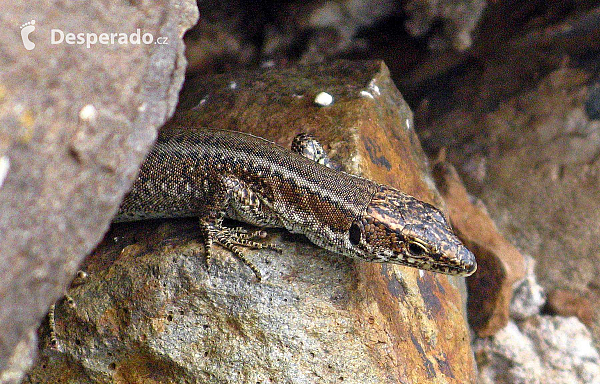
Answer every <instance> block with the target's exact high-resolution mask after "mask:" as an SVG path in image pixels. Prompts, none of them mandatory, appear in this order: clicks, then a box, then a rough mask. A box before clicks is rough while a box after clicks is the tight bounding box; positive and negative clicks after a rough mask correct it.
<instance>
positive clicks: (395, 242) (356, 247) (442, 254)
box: [348, 186, 477, 276]
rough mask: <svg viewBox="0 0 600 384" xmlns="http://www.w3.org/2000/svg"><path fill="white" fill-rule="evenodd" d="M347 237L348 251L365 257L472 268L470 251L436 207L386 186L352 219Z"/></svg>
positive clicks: (438, 268)
mask: <svg viewBox="0 0 600 384" xmlns="http://www.w3.org/2000/svg"><path fill="white" fill-rule="evenodd" d="M348 241H349V242H350V244H351V245H352V247H353V249H352V250H353V253H355V254H356V255H357V256H358V257H359V258H362V259H367V260H369V261H375V262H385V263H395V264H402V265H406V266H410V267H415V268H420V269H424V270H429V271H434V272H440V273H445V274H449V275H462V276H468V275H470V274H472V273H473V272H475V270H476V269H477V263H476V261H475V256H474V255H473V254H472V253H471V252H470V251H469V250H468V249H467V248H466V247H465V246H464V245H463V244H462V243H461V242H460V240H459V239H458V238H457V237H456V235H455V234H454V232H452V229H451V228H450V226H449V225H448V222H447V221H446V219H445V218H444V216H443V215H442V213H441V212H440V211H439V210H438V209H437V208H435V207H434V206H432V205H431V204H428V203H424V202H422V201H420V200H417V199H415V198H414V197H412V196H410V195H407V194H405V193H402V192H400V191H398V190H396V189H393V188H390V187H386V186H381V187H380V189H379V191H378V192H376V193H375V195H374V196H373V199H372V200H371V202H370V203H369V205H368V206H367V209H366V211H365V212H364V214H363V215H362V217H359V218H357V219H356V220H355V221H354V222H353V223H352V224H351V226H350V228H349V230H348Z"/></svg>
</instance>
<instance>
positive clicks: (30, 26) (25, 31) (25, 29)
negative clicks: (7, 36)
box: [21, 20, 35, 51]
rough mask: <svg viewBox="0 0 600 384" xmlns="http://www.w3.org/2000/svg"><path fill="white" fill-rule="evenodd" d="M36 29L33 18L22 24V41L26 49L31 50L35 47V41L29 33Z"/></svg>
mask: <svg viewBox="0 0 600 384" xmlns="http://www.w3.org/2000/svg"><path fill="white" fill-rule="evenodd" d="M33 31H35V20H31V21H28V22H26V23H25V24H22V25H21V41H22V42H23V46H24V47H25V49H26V50H28V51H31V50H32V49H33V48H35V43H34V42H33V41H31V40H29V34H30V33H31V32H33Z"/></svg>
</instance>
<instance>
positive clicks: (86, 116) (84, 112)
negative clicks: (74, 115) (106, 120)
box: [79, 104, 98, 121]
mask: <svg viewBox="0 0 600 384" xmlns="http://www.w3.org/2000/svg"><path fill="white" fill-rule="evenodd" d="M97 115H98V111H97V110H96V107H94V106H93V105H92V104H88V105H86V106H84V107H83V108H81V109H80V110H79V118H80V119H81V120H83V121H94V120H95V119H96V116H97Z"/></svg>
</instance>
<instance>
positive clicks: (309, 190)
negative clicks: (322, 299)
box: [113, 129, 477, 281]
mask: <svg viewBox="0 0 600 384" xmlns="http://www.w3.org/2000/svg"><path fill="white" fill-rule="evenodd" d="M175 217H198V219H199V221H200V226H201V228H202V235H203V237H204V243H205V248H206V259H207V262H209V261H210V258H211V248H212V246H213V244H214V243H217V244H219V245H221V246H223V247H225V248H226V249H228V250H229V251H231V252H232V253H233V254H234V255H235V256H237V257H238V258H239V259H240V260H241V261H242V262H243V263H244V264H246V265H247V266H248V267H249V268H250V269H251V270H252V271H253V272H254V273H255V275H256V277H257V279H258V280H259V281H260V280H261V273H260V271H259V269H258V268H257V267H256V266H255V265H254V264H253V263H251V262H250V261H249V260H248V259H247V258H246V257H245V255H244V253H243V252H242V250H241V247H244V246H245V247H249V248H256V249H261V248H269V249H273V250H278V248H277V247H276V246H274V245H272V244H268V243H267V244H265V243H260V242H256V241H254V239H256V238H261V237H265V232H264V231H262V230H258V231H253V232H248V231H247V230H245V229H243V228H241V227H240V228H229V227H226V226H224V225H223V219H224V218H225V217H228V218H230V219H234V220H238V221H242V222H245V223H248V224H251V225H254V226H258V227H281V228H285V229H287V230H288V231H290V232H293V233H300V234H303V235H305V236H306V237H307V238H308V239H309V240H310V241H311V242H313V243H314V244H316V245H317V246H319V247H322V248H324V249H327V250H329V251H332V252H335V253H338V254H341V255H345V256H348V257H352V258H355V259H360V260H366V261H371V262H379V263H393V264H400V265H405V266H410V267H416V268H420V269H423V270H428V271H434V272H439V273H443V274H449V275H459V276H468V275H470V274H472V273H473V272H474V271H475V270H476V268H477V263H476V260H475V256H474V255H473V254H472V253H471V252H470V251H469V250H468V249H467V248H466V247H465V246H464V245H463V244H462V243H461V241H460V240H459V239H458V237H457V236H456V235H455V234H454V232H453V231H452V229H451V227H450V225H449V224H448V221H447V220H446V218H445V217H444V215H443V214H442V212H441V211H440V210H439V209H437V208H436V207H434V206H433V205H431V204H429V203H426V202H423V201H421V200H418V199H417V198H415V197H413V196H410V195H408V194H406V193H404V192H401V191H399V190H397V189H395V188H393V187H390V186H386V185H382V184H379V183H376V182H374V181H371V180H369V179H366V178H363V177H359V176H355V175H352V174H349V173H346V172H343V171H340V170H339V169H336V167H335V166H334V165H333V163H332V162H331V161H330V160H329V158H328V156H327V155H326V153H325V152H324V151H323V148H322V146H321V145H320V143H319V142H318V141H316V140H315V139H314V138H313V137H312V136H308V135H303V134H301V135H298V136H297V137H296V138H295V139H294V142H293V144H292V150H288V149H286V148H284V147H282V146H279V145H277V144H275V143H273V142H270V141H268V140H266V139H263V138H260V137H257V136H254V135H251V134H247V133H241V132H236V131H228V130H220V129H193V130H191V129H179V130H174V131H170V132H167V133H162V132H161V133H160V134H159V137H158V139H157V142H156V144H155V146H154V147H153V149H152V150H151V151H150V153H149V155H148V156H147V158H146V160H145V162H144V163H143V165H142V167H141V169H140V172H139V174H138V177H137V179H136V180H135V181H134V183H133V186H132V188H131V190H130V192H129V193H128V194H127V195H126V196H125V198H124V200H123V202H122V203H121V206H120V207H119V211H118V213H117V215H116V217H115V219H114V220H113V221H115V222H123V221H134V220H143V219H154V218H175Z"/></svg>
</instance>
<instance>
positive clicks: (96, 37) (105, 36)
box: [21, 20, 168, 51]
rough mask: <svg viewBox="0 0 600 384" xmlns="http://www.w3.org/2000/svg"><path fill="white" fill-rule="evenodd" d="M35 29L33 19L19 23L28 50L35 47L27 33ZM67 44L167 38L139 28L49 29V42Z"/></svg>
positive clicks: (162, 41)
mask: <svg viewBox="0 0 600 384" xmlns="http://www.w3.org/2000/svg"><path fill="white" fill-rule="evenodd" d="M34 30H35V20H31V21H28V22H27V23H25V24H23V25H21V40H22V41H23V46H24V47H25V49H27V50H28V51H31V50H32V49H34V48H35V43H33V42H32V41H31V40H29V34H30V33H31V32H33V31H34ZM63 43H64V44H69V45H85V46H86V48H91V47H92V45H96V44H103V45H109V44H110V45H113V44H124V45H126V44H136V45H137V44H168V38H167V37H166V36H159V37H157V38H156V39H155V38H154V35H153V34H151V33H148V32H145V33H142V31H141V29H140V28H137V29H136V30H135V32H132V33H129V34H128V33H123V32H110V33H109V32H105V33H95V32H87V33H84V32H79V33H73V32H64V31H63V30H61V29H56V28H53V29H52V30H50V44H53V45H56V44H63Z"/></svg>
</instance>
